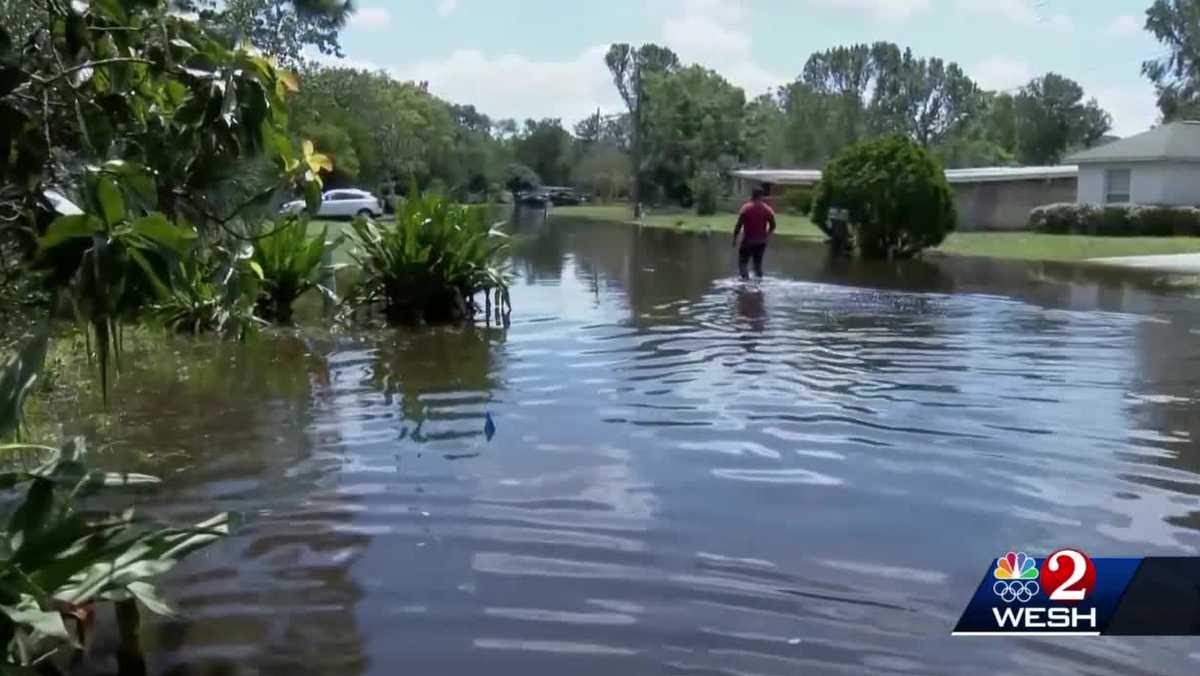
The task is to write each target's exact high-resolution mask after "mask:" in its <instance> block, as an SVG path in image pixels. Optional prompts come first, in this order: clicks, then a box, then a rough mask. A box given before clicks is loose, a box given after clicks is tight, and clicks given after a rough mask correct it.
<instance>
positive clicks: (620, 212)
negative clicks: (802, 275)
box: [552, 204, 1200, 261]
mask: <svg viewBox="0 0 1200 676" xmlns="http://www.w3.org/2000/svg"><path fill="white" fill-rule="evenodd" d="M552 213H553V214H554V216H555V217H557V218H563V217H569V218H580V219H587V220H596V221H616V222H622V223H635V222H636V221H634V220H633V218H632V214H631V213H630V210H629V207H628V205H623V204H622V205H588V206H580V207H558V208H555V209H554V211H553V212H552ZM735 221H736V217H735V216H734V215H733V214H717V215H715V216H697V215H696V214H694V213H687V212H680V213H653V212H651V213H650V214H648V215H647V216H646V217H645V219H644V220H643V224H644V225H645V226H647V227H653V228H670V229H674V230H684V231H706V230H711V231H713V232H732V231H733V226H734V223H735ZM778 223H779V229H778V230H777V233H778V234H780V235H783V236H787V237H795V238H798V239H814V240H824V239H825V235H824V233H822V232H821V231H820V230H819V229H818V228H817V227H816V226H815V225H813V223H812V221H810V220H809V219H807V218H805V217H803V216H793V215H789V214H780V215H779V216H778ZM934 251H935V252H937V253H943V254H951V255H961V256H988V257H992V258H1019V259H1025V260H1042V261H1072V260H1084V259H1088V258H1107V257H1111V256H1151V255H1156V254H1178V253H1200V237H1094V236H1088V235H1045V234H1041V233H1035V232H956V233H953V234H951V235H950V236H949V237H947V238H946V241H945V242H943V243H942V245H941V246H940V247H938V248H937V249H935V250H934Z"/></svg>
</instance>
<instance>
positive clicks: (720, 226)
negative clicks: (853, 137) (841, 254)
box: [550, 204, 825, 240]
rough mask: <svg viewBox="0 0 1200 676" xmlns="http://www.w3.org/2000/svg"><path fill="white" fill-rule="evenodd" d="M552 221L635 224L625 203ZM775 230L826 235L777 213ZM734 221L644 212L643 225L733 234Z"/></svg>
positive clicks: (565, 210)
mask: <svg viewBox="0 0 1200 676" xmlns="http://www.w3.org/2000/svg"><path fill="white" fill-rule="evenodd" d="M550 213H551V215H552V217H554V218H562V217H570V218H583V219H587V220H590V221H617V222H619V223H629V224H636V223H637V221H635V220H633V213H632V212H631V211H630V209H629V206H628V205H626V204H604V205H588V206H580V207H554V210H553V211H551V212H550ZM775 220H776V225H777V226H778V229H777V230H776V232H777V233H778V234H780V235H787V236H788V237H798V238H801V239H818V240H823V239H825V234H824V233H823V232H821V231H820V230H819V229H817V226H815V225H813V223H812V221H810V220H808V218H806V217H804V216H793V215H790V214H779V215H778V216H776V218H775ZM736 222H737V216H736V215H734V214H716V215H714V216H697V215H696V214H695V213H693V212H688V211H680V212H665V213H655V212H653V211H651V212H649V213H647V215H646V217H645V218H644V219H643V224H644V225H646V226H648V227H651V228H670V229H672V230H680V231H685V232H703V231H706V230H712V231H713V232H729V233H732V232H733V226H734V225H735V224H736Z"/></svg>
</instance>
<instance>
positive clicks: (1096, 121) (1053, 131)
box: [1014, 73, 1112, 164]
mask: <svg viewBox="0 0 1200 676" xmlns="http://www.w3.org/2000/svg"><path fill="white" fill-rule="evenodd" d="M1014 105H1015V108H1016V117H1017V151H1018V158H1019V159H1020V161H1021V162H1022V163H1023V164H1054V163H1057V162H1058V161H1059V160H1060V159H1062V156H1063V155H1064V154H1065V153H1066V152H1067V151H1069V150H1071V149H1074V148H1085V147H1089V146H1091V145H1093V144H1095V143H1096V142H1097V141H1098V140H1100V138H1101V137H1102V136H1104V134H1105V132H1107V131H1108V130H1109V129H1110V128H1111V127H1112V118H1111V117H1110V116H1109V115H1108V113H1106V112H1104V110H1102V109H1101V108H1100V105H1099V104H1098V103H1096V100H1095V99H1091V100H1089V101H1087V102H1086V103H1085V102H1084V101H1083V88H1082V87H1080V86H1079V84H1078V83H1076V82H1075V81H1074V80H1071V79H1069V78H1065V77H1062V76H1061V75H1057V74H1055V73H1048V74H1046V75H1044V76H1042V77H1040V78H1036V79H1034V80H1032V81H1030V83H1029V84H1027V85H1025V87H1023V88H1022V89H1021V91H1020V93H1018V94H1017V96H1016V97H1015V100H1014Z"/></svg>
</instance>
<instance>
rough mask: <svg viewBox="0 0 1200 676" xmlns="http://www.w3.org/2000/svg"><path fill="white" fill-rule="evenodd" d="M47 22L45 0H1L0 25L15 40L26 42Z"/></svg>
mask: <svg viewBox="0 0 1200 676" xmlns="http://www.w3.org/2000/svg"><path fill="white" fill-rule="evenodd" d="M45 22H46V1H45V0H0V25H3V26H4V28H5V29H6V30H7V31H8V34H9V35H10V36H12V39H13V41H14V42H18V43H22V42H25V40H26V39H27V38H28V37H29V36H30V35H31V34H32V33H33V31H34V29H36V28H37V27H38V26H40V25H42V24H44V23H45Z"/></svg>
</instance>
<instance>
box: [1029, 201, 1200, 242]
mask: <svg viewBox="0 0 1200 676" xmlns="http://www.w3.org/2000/svg"><path fill="white" fill-rule="evenodd" d="M1029 229H1030V230H1034V231H1037V232H1044V233H1048V234H1058V235H1063V234H1071V235H1099V236H1106V237H1200V209H1196V208H1195V207H1160V206H1143V205H1138V204H1109V205H1105V206H1103V207H1097V206H1092V205H1089V204H1075V203H1065V204H1047V205H1045V206H1040V207H1037V208H1036V209H1034V210H1033V211H1031V212H1030V213H1029Z"/></svg>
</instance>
